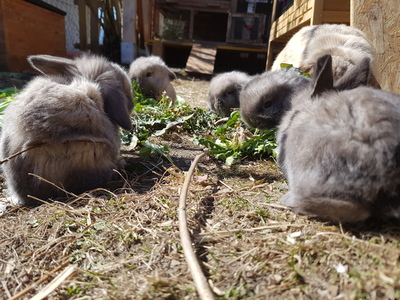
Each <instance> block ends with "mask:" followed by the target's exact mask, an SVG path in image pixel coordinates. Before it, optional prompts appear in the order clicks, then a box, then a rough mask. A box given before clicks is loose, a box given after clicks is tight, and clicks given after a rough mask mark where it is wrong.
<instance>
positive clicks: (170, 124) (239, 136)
mask: <svg viewBox="0 0 400 300" xmlns="http://www.w3.org/2000/svg"><path fill="white" fill-rule="evenodd" d="M133 90H134V93H135V97H134V101H135V107H134V112H133V116H132V117H133V122H134V124H135V126H134V129H133V130H132V131H130V132H126V131H125V132H124V133H123V135H122V136H123V142H124V143H126V144H129V143H130V144H132V143H133V144H134V145H139V146H141V147H142V148H141V150H140V151H141V153H143V154H145V153H146V154H148V153H151V152H158V153H161V154H164V155H167V153H168V151H169V149H168V147H165V146H164V147H163V148H162V149H157V147H156V146H155V145H152V144H150V143H149V142H148V141H147V138H148V137H150V136H161V135H163V134H164V133H166V132H167V131H168V130H174V127H175V126H176V125H179V126H180V127H181V128H182V129H183V130H185V131H186V132H188V133H190V134H193V135H194V136H195V137H194V138H193V140H192V141H193V142H195V143H198V144H201V145H203V146H205V147H207V148H208V149H209V151H208V153H209V154H210V155H211V156H214V157H215V158H217V159H220V160H223V161H225V163H226V164H227V165H231V164H232V163H234V162H235V161H238V160H240V159H244V158H247V157H248V158H263V157H269V156H272V157H275V156H276V147H277V145H276V142H275V138H276V130H275V129H272V130H265V131H258V130H253V129H246V128H245V125H244V123H243V121H242V120H241V119H240V114H239V112H238V111H234V112H232V114H231V116H230V117H229V118H227V119H221V118H220V117H218V116H217V115H216V114H214V113H212V112H207V111H205V110H203V109H201V108H198V107H194V108H193V107H191V106H189V105H187V104H186V103H185V102H184V100H183V99H180V98H178V100H177V101H176V103H175V104H172V103H171V101H170V99H169V98H168V97H166V96H165V95H164V96H163V97H162V99H161V101H159V102H157V101H155V100H154V99H148V98H146V97H144V96H143V94H142V93H141V92H140V89H139V88H138V86H137V85H136V83H135V82H134V83H133ZM146 148H147V149H146ZM149 149H150V150H151V151H150V150H149ZM154 150H155V151H154Z"/></svg>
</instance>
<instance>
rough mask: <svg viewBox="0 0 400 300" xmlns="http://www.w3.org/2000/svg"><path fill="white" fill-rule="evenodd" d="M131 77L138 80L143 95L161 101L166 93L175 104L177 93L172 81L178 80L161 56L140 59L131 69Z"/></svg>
mask: <svg viewBox="0 0 400 300" xmlns="http://www.w3.org/2000/svg"><path fill="white" fill-rule="evenodd" d="M129 77H130V78H131V80H136V82H137V84H138V86H139V87H140V89H141V91H142V93H143V95H145V96H146V97H150V98H154V99H156V100H161V97H162V93H163V92H164V91H165V92H166V94H167V96H168V97H169V98H171V100H172V101H173V102H175V100H176V92H175V89H174V87H173V86H172V84H171V81H172V80H174V79H176V75H175V73H174V72H172V71H171V70H170V69H169V68H168V67H167V65H166V64H165V62H164V61H163V60H162V59H161V58H160V57H159V56H154V55H151V56H147V57H144V56H143V57H139V58H137V59H135V60H134V61H133V62H132V63H131V65H130V67H129Z"/></svg>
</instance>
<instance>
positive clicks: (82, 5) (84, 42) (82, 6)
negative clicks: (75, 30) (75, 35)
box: [78, 0, 87, 51]
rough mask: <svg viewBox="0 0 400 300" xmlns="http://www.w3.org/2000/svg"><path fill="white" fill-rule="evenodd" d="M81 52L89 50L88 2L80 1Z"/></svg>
mask: <svg viewBox="0 0 400 300" xmlns="http://www.w3.org/2000/svg"><path fill="white" fill-rule="evenodd" d="M78 10H79V50H82V51H85V50H86V49H87V32H86V28H87V20H86V15H87V14H86V1H85V0H79V2H78Z"/></svg>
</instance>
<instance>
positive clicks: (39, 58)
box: [28, 55, 80, 78]
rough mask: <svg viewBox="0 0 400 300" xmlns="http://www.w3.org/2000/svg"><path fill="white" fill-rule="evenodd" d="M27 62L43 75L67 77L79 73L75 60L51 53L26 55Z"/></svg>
mask: <svg viewBox="0 0 400 300" xmlns="http://www.w3.org/2000/svg"><path fill="white" fill-rule="evenodd" d="M28 62H29V63H30V64H31V66H32V67H33V68H35V69H36V70H38V71H39V72H40V73H43V74H45V75H62V76H65V77H68V78H71V77H73V76H76V75H80V72H79V70H78V68H77V67H76V64H75V62H74V61H73V60H71V59H67V58H63V57H57V56H51V55H31V56H29V57H28Z"/></svg>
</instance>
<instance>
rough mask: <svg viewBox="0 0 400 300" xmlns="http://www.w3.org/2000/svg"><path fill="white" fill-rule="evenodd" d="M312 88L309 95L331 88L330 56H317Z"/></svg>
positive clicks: (319, 93)
mask: <svg viewBox="0 0 400 300" xmlns="http://www.w3.org/2000/svg"><path fill="white" fill-rule="evenodd" d="M314 74H315V76H314V89H313V92H312V94H311V97H316V96H319V95H321V94H322V93H324V92H326V91H330V90H332V89H333V71H332V56H330V55H324V56H322V57H320V58H318V60H317V63H316V65H315V73H314Z"/></svg>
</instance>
